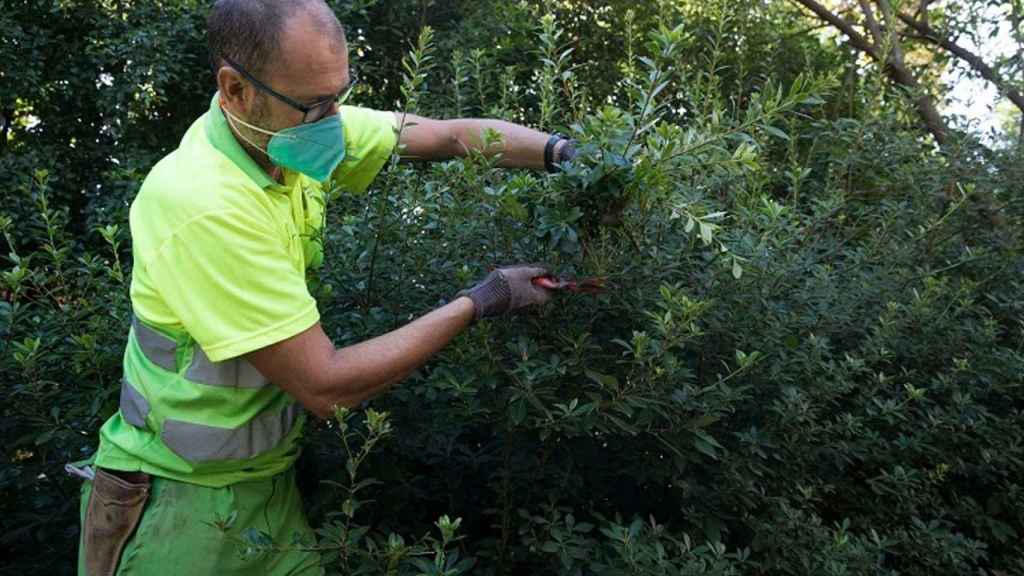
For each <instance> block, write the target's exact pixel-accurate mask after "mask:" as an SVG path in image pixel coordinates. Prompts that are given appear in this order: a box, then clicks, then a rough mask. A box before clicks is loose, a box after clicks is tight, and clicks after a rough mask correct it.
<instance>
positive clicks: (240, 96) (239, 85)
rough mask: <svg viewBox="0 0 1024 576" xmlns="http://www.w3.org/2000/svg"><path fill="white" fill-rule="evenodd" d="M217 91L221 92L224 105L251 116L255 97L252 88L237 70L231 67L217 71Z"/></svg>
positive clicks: (222, 67)
mask: <svg viewBox="0 0 1024 576" xmlns="http://www.w3.org/2000/svg"><path fill="white" fill-rule="evenodd" d="M217 90H218V91H220V99H221V103H222V104H227V105H228V106H230V107H231V109H232V110H235V111H239V112H243V113H244V114H249V112H250V110H249V107H250V105H251V103H252V97H253V94H252V87H251V86H250V85H249V83H248V82H246V81H245V79H244V78H242V75H241V74H239V73H238V71H237V70H235V69H234V68H231V67H230V66H221V67H220V70H218V71H217Z"/></svg>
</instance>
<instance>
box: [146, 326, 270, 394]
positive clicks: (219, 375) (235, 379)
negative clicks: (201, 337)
mask: <svg viewBox="0 0 1024 576" xmlns="http://www.w3.org/2000/svg"><path fill="white" fill-rule="evenodd" d="M132 327H133V328H134V330H135V339H136V340H138V342H139V346H140V347H141V348H142V352H143V354H145V355H146V358H148V359H149V361H150V362H152V363H154V364H156V365H157V366H159V367H161V368H163V369H164V370H168V371H170V372H177V362H176V359H175V352H176V350H177V344H176V343H175V341H174V340H172V339H170V338H168V337H166V336H164V335H163V334H161V333H160V332H157V331H156V330H154V329H152V328H150V327H149V326H146V325H145V324H143V323H142V322H141V321H139V319H138V317H136V316H132ZM194 350H195V353H194V354H193V356H192V363H191V364H190V365H189V367H188V371H186V372H185V378H186V379H188V380H191V381H192V382H197V383H199V384H206V385H207V386H228V387H232V388H262V387H264V386H266V385H268V384H270V381H269V380H267V379H266V378H264V377H263V374H261V373H260V371H259V370H257V369H256V367H255V366H253V365H252V364H250V363H249V361H248V360H245V359H243V358H232V359H231V360H225V361H224V362H211V361H210V358H209V357H208V356H207V355H206V352H205V351H203V349H202V347H201V346H199V344H195V346H194Z"/></svg>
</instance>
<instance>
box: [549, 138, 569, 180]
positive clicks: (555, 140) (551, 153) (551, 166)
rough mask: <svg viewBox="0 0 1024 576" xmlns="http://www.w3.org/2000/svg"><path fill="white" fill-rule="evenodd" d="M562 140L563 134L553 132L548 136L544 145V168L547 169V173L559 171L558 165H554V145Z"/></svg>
mask: <svg viewBox="0 0 1024 576" xmlns="http://www.w3.org/2000/svg"><path fill="white" fill-rule="evenodd" d="M562 140H565V136H562V135H561V134H558V133H555V134H552V135H551V138H548V143H547V144H545V145H544V169H545V170H547V171H548V174H554V173H555V172H558V171H559V168H558V166H556V165H555V145H556V144H558V143H559V142H561V141H562Z"/></svg>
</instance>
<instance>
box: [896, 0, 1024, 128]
mask: <svg viewBox="0 0 1024 576" xmlns="http://www.w3.org/2000/svg"><path fill="white" fill-rule="evenodd" d="M899 19H900V20H902V21H903V22H904V23H905V24H906V25H907V26H910V27H911V28H913V29H914V30H916V31H917V32H918V33H919V34H920V35H921V36H922V37H923V38H924V39H925V40H927V41H928V42H931V43H932V44H934V45H936V46H939V47H941V48H943V49H945V50H946V51H948V52H950V53H952V54H953V55H955V56H956V57H958V58H960V59H961V60H963V61H964V62H967V64H968V65H970V67H971V68H973V69H974V71H975V72H977V73H978V74H980V75H981V77H982V78H984V79H985V80H988V81H989V82H991V83H992V84H994V85H995V86H996V88H998V89H999V91H1000V92H1002V93H1003V94H1005V95H1006V97H1007V98H1009V99H1010V101H1011V102H1013V104H1014V105H1015V106H1016V107H1017V108H1018V109H1019V110H1020V111H1021V113H1024V95H1022V94H1021V93H1020V91H1018V90H1017V89H1016V88H1014V87H1013V86H1012V85H1011V84H1010V83H1009V82H1007V81H1006V79H1005V78H1003V77H1002V76H1001V75H1000V74H999V73H998V72H996V71H995V70H994V69H993V68H992V67H991V66H989V65H988V64H986V63H985V61H984V60H982V59H981V57H980V56H978V55H977V54H974V53H973V52H971V51H970V50H967V49H966V48H964V47H963V46H960V45H959V44H957V43H956V42H954V41H952V40H950V39H949V38H948V37H947V36H946V35H944V34H942V33H941V32H939V31H937V30H935V29H934V28H932V27H931V26H929V25H928V24H927V23H925V22H921V21H918V20H914V19H913V18H911V17H910V16H907V15H906V14H902V13H901V14H899Z"/></svg>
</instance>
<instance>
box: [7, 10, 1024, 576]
mask: <svg viewBox="0 0 1024 576" xmlns="http://www.w3.org/2000/svg"><path fill="white" fill-rule="evenodd" d="M7 4H10V9H8V10H5V11H4V13H3V14H0V23H3V25H4V29H5V30H9V31H11V33H10V34H5V39H4V40H3V41H2V42H0V50H2V52H0V54H2V55H4V56H19V55H20V56H24V55H27V54H37V53H38V54H39V55H40V58H41V59H42V60H44V61H47V60H48V61H56V59H57V58H58V57H59V55H61V54H63V55H65V56H66V57H68V58H70V60H69V61H70V63H71V68H69V69H63V70H60V69H51V67H49V66H43V67H41V68H40V69H39V70H36V71H34V72H31V71H25V73H24V74H22V73H21V72H19V73H17V75H16V76H15V77H14V78H10V77H7V76H4V75H2V74H0V80H2V81H3V82H2V83H0V90H2V91H0V105H2V106H3V107H4V108H5V112H4V114H5V117H6V118H13V119H14V120H15V121H14V123H13V125H12V126H11V128H10V131H9V134H8V135H7V138H6V141H5V142H2V143H0V146H2V147H3V148H2V152H0V169H2V170H3V173H2V179H3V182H2V183H3V185H4V187H5V189H6V190H7V191H8V192H7V193H6V194H7V198H8V199H9V200H8V201H7V202H5V203H4V206H3V213H4V216H3V217H2V218H0V233H2V235H3V239H4V243H5V244H6V246H5V250H4V253H6V254H7V256H6V257H4V258H3V259H0V261H2V262H3V266H2V269H0V273H2V276H0V290H2V298H0V398H2V400H3V402H2V408H0V410H2V411H3V418H2V420H0V437H3V438H4V439H5V442H4V444H5V448H4V465H3V467H2V468H0V494H2V495H3V498H2V499H0V529H2V533H3V535H2V536H0V546H2V547H3V548H4V549H5V556H6V557H8V558H13V560H12V562H13V564H12V566H14V567H15V569H16V570H17V572H18V573H40V574H42V573H46V574H52V573H65V572H70V571H72V569H73V568H72V567H73V564H74V558H75V552H74V550H75V545H76V542H77V511H78V498H77V494H78V485H77V481H76V480H73V479H70V478H67V477H65V476H64V475H63V474H62V466H63V463H64V462H67V461H70V460H74V459H78V458H81V457H83V456H84V455H88V453H89V452H90V451H91V450H92V449H93V448H94V447H95V443H96V431H97V430H98V428H99V425H100V424H101V423H102V421H103V420H104V419H105V418H106V417H108V416H109V415H110V414H111V413H113V411H114V410H116V408H117V406H116V403H117V391H118V386H119V378H120V361H121V355H122V352H123V346H124V341H125V338H126V335H127V328H128V324H129V321H128V319H129V315H130V301H129V299H128V295H127V292H128V284H129V282H130V273H131V262H130V246H129V241H130V238H129V235H128V230H127V219H126V207H127V204H128V203H129V202H130V200H131V198H132V196H133V195H134V193H135V192H136V191H137V190H138V186H139V184H140V183H141V180H142V178H143V177H144V176H145V172H146V169H147V168H148V166H149V165H150V164H151V163H152V162H153V160H154V159H155V158H158V157H159V155H160V154H162V153H165V152H166V151H167V150H168V149H170V148H172V147H173V146H174V145H175V142H176V139H177V138H178V137H180V134H181V132H183V128H184V126H186V125H187V124H188V122H190V121H191V120H192V118H193V117H195V116H196V115H197V114H198V113H199V111H201V110H202V108H203V107H204V106H205V103H206V102H208V98H209V90H210V89H211V88H210V86H209V85H208V84H209V83H207V82H202V81H200V80H197V74H196V71H197V70H200V69H202V68H201V67H202V64H201V62H202V58H201V51H202V50H201V47H202V29H203V26H202V22H203V11H204V8H202V7H199V6H197V5H196V3H192V2H184V1H183V2H173V3H153V4H152V5H147V7H145V8H142V7H138V6H134V5H129V4H134V3H119V2H110V3H104V4H103V6H102V7H96V6H93V3H86V2H59V3H57V2H42V3H31V4H32V5H30V3H22V2H8V3H7ZM35 4H38V5H39V6H43V10H44V12H45V11H46V10H49V12H47V16H46V21H43V20H41V19H40V16H39V14H38V13H33V11H35V10H38V9H39V7H38V6H34V5H35ZM122 4H124V5H122ZM442 4H444V7H441V8H438V9H437V11H436V12H437V13H434V11H433V9H432V8H431V3H430V2H388V3H378V2H373V1H363V2H351V3H332V5H334V6H335V7H336V8H337V10H338V12H339V15H340V16H341V17H342V18H343V21H345V22H346V23H348V24H349V28H350V34H349V35H350V37H351V39H352V44H353V46H352V50H353V59H354V61H355V62H356V65H357V66H361V69H360V75H361V76H362V77H363V78H365V79H367V81H366V82H365V83H364V84H365V85H363V86H362V87H361V88H360V89H359V91H358V92H357V93H356V99H357V100H360V102H361V103H362V104H364V105H369V106H375V107H378V108H403V109H407V110H410V111H415V112H417V113H421V114H428V115H434V116H438V117H452V116H468V115H487V116H493V117H502V118H507V119H510V120H514V121H520V122H526V123H529V124H532V125H535V126H539V127H541V128H543V129H546V130H552V131H554V130H558V131H562V132H565V133H569V134H571V135H572V136H573V137H575V138H577V139H578V140H579V151H580V160H579V162H577V163H575V164H574V165H572V166H571V167H569V168H568V169H567V170H566V171H565V172H563V173H561V174H557V175H546V174H538V173H528V172H523V171H513V170H504V169H500V168H498V167H497V162H498V160H497V159H496V158H490V159H489V158H486V157H483V156H480V155H472V156H470V157H467V158H464V159H459V160H453V161H449V162H445V163H439V164H432V165H416V164H405V163H399V162H398V161H397V157H396V158H395V159H394V161H393V162H392V163H391V164H390V165H389V167H388V168H387V169H386V170H385V172H384V173H382V174H381V175H380V176H379V177H378V179H377V181H376V183H375V185H374V186H373V187H372V188H371V190H370V191H369V192H368V193H367V194H364V195H358V196H354V195H346V194H342V193H340V192H338V191H333V192H332V193H331V194H329V201H328V210H327V216H326V217H327V226H326V228H325V234H324V237H323V238H322V241H323V242H324V244H325V247H326V253H327V255H328V256H327V264H326V267H325V269H324V271H323V272H322V274H321V275H320V276H319V277H318V278H316V279H315V280H314V282H313V285H312V289H313V291H314V294H315V295H316V297H317V298H318V300H319V302H320V308H321V312H322V316H323V323H324V326H325V328H326V329H327V331H328V334H329V335H330V336H331V337H332V338H333V339H334V341H335V343H336V344H338V345H345V344H348V343H353V342H357V341H360V340H362V339H365V338H369V337H372V336H374V335H378V334H381V333H383V332H385V331H388V330H391V329H394V328H396V327H398V326H400V325H401V324H403V323H405V322H407V321H409V320H410V319H412V318H414V317H415V316H417V315H419V314H422V313H423V312H425V311H427V310H429V309H431V308H433V307H435V306H436V305H438V304H439V303H440V302H443V301H445V300H447V299H450V298H451V297H452V295H453V294H454V293H455V292H456V291H457V290H458V289H459V288H462V287H465V286H467V285H468V284H470V283H471V282H472V281H474V280H475V279H477V278H479V277H481V276H482V275H483V274H485V273H486V272H487V270H489V269H490V268H492V267H494V266H496V265H499V264H504V263H512V262H524V261H544V262H547V263H549V264H550V265H552V266H553V267H555V268H556V269H557V270H558V271H559V272H560V273H562V274H565V275H572V276H579V277H600V278H603V279H604V280H605V284H606V289H605V290H604V291H603V292H602V293H600V294H597V295H584V294H580V295H566V296H562V297H560V298H559V299H558V301H557V302H556V304H555V305H552V306H549V307H547V308H546V309H544V310H543V311H540V312H539V313H536V314H530V315H524V316H522V317H519V318H516V319H515V321H512V322H483V323H480V324H478V325H477V326H475V327H473V328H472V329H471V330H470V331H468V332H466V333H465V334H464V335H462V336H460V337H459V338H458V339H457V340H456V341H455V342H454V343H453V344H452V345H451V346H449V347H448V348H447V349H446V350H444V351H443V352H442V353H441V354H440V355H439V356H438V357H437V358H435V359H434V360H433V361H431V362H430V363H429V364H428V365H426V366H425V367H424V368H423V369H422V370H420V371H418V372H417V373H416V374H414V375H413V377H411V378H410V379H409V380H408V381H406V382H404V383H402V384H401V385H400V386H398V387H396V388H395V389H394V390H392V391H391V392H389V393H388V394H386V395H384V396H381V397H380V398H378V399H375V400H373V401H372V402H370V403H369V405H368V406H364V407H362V408H360V409H357V410H352V411H341V412H339V413H338V415H337V418H336V419H335V420H332V421H330V422H325V423H319V424H317V425H314V426H311V429H310V432H309V434H308V435H307V445H306V449H305V453H304V455H303V458H302V460H301V461H300V464H299V469H300V476H301V478H302V480H301V482H302V487H303V490H304V492H305V498H306V501H307V504H308V507H309V511H310V515H311V518H312V520H313V522H314V524H315V525H316V526H318V534H319V540H318V542H317V543H315V544H314V543H302V542H272V541H270V540H269V539H268V538H267V537H266V535H264V534H261V533H258V532H250V533H237V532H236V531H234V530H233V527H232V526H231V519H230V518H209V519H205V520H208V521H209V522H210V523H211V526H212V528H211V530H213V529H214V528H216V529H218V530H219V532H220V535H219V536H218V535H217V534H216V533H215V532H212V533H211V535H212V537H222V538H224V539H225V545H233V546H237V547H238V550H239V553H240V554H274V553H275V551H276V550H279V549H280V548H281V547H282V546H314V545H315V546H316V547H317V548H318V549H320V550H322V551H323V553H324V558H325V563H326V565H327V567H328V570H329V572H332V573H342V574H350V573H352V574H402V575H405V574H445V575H456V574H464V573H473V574H519V573H535V574H565V575H583V574H594V575H604V574H609V575H610V574H637V575H639V574H643V575H666V576H667V575H683V574H686V575H701V574H708V575H710V574H715V575H727V574H780V575H783V574H826V575H841V574H908V575H921V576H924V575H933V574H968V573H976V574H992V575H998V574H1010V573H1017V572H1021V571H1024V560H1021V556H1020V553H1019V542H1020V540H1021V537H1022V535H1024V504H1022V503H1024V487H1022V478H1024V460H1022V459H1024V429H1022V427H1021V426H1020V422H1021V421H1022V416H1024V414H1022V411H1024V388H1022V377H1021V374H1022V373H1024V322H1022V320H1021V318H1022V316H1021V312H1022V311H1024V292H1022V290H1021V278H1022V274H1021V273H1022V272H1024V260H1022V258H1021V253H1020V248H1021V215H1022V214H1021V206H1022V204H1021V194H1022V188H1021V182H1022V176H1024V174H1022V169H1021V166H1022V163H1021V156H1020V155H1019V152H1017V151H1014V150H1005V149H990V148H986V147H985V146H983V145H982V144H980V143H978V142H977V141H974V140H972V138H971V137H970V136H969V135H959V136H958V137H957V138H955V139H954V140H955V141H954V143H953V144H951V145H949V146H946V147H944V148H942V149H938V148H936V147H934V146H933V144H932V143H931V142H930V141H928V140H927V139H926V138H925V137H924V135H922V134H921V133H920V132H919V131H918V129H917V128H916V127H915V124H914V120H913V112H912V111H908V110H907V109H906V104H905V99H903V98H902V97H901V95H900V94H895V93H892V91H891V89H888V88H886V87H885V84H884V82H883V81H882V80H881V79H880V78H879V77H878V76H877V75H876V74H874V73H871V72H866V71H863V70H860V71H858V70H856V69H855V68H853V64H852V63H851V62H848V60H849V55H847V54H844V53H843V52H842V51H841V50H839V49H837V48H835V47H833V46H831V45H828V44H824V43H820V42H819V41H818V40H816V39H814V37H811V36H808V35H807V34H795V33H793V32H792V30H793V28H794V27H795V26H797V25H796V24H793V23H792V22H791V21H790V16H787V15H786V14H784V13H783V12H781V11H780V10H779V9H778V8H777V7H776V6H775V4H776V3H767V4H764V3H755V2H750V3H747V2H740V3H730V4H728V5H726V4H725V3H694V5H691V4H689V3H686V2H680V3H641V4H640V5H638V6H637V7H636V9H635V10H627V7H628V6H627V4H631V3H621V2H612V1H607V2H599V3H587V5H586V6H582V5H577V4H575V3H566V6H565V7H562V8H560V9H559V11H558V12H555V13H550V14H548V13H545V12H544V11H543V7H538V6H536V5H534V3H531V2H522V3H519V4H512V3H491V2H474V3H469V2H466V3H460V2H452V3H442ZM648 4H649V5H648ZM399 5H401V7H403V8H404V10H402V11H399V12H396V10H398V7H399ZM570 6H571V8H569V7H570ZM727 6H728V9H726V8H727ZM485 8H486V9H485ZM486 10H490V11H491V12H486ZM495 14H497V15H498V16H500V17H498V18H495ZM737 14H739V16H737ZM389 15H391V19H390V20H389V19H388V16H389ZM375 22H393V23H394V24H387V25H376V24H374V23H375ZM609 22H610V23H612V25H610V26H609V24H608V23H609ZM83 23H84V24H83ZM431 23H433V24H437V30H436V32H435V30H434V29H432V28H430V27H429V26H422V28H420V25H423V24H431ZM757 24H762V25H764V24H772V25H774V26H776V27H777V28H776V29H774V30H770V29H765V27H764V26H758V25H757ZM400 25H401V26H405V27H404V28H402V27H401V26H400ZM82 26H85V28H86V29H87V32H88V33H87V34H85V35H84V36H82V37H81V39H80V40H77V42H79V43H80V44H81V45H82V49H81V50H72V51H68V50H67V46H65V47H60V46H59V44H60V43H61V42H62V41H64V40H65V39H70V38H72V37H76V36H75V35H74V34H73V32H72V31H73V30H75V29H78V30H81V29H82ZM417 28H420V29H421V30H422V31H421V32H420V34H419V36H418V37H417V38H414V39H413V41H412V42H411V45H410V43H409V41H408V40H407V39H406V38H405V36H407V35H408V30H410V29H417ZM495 38H498V41H497V42H495ZM76 45H77V44H76ZM160 46H165V47H168V46H181V47H183V48H182V49H181V50H175V51H174V52H175V53H174V54H169V53H165V51H164V50H161V49H160ZM610 46H615V49H611V48H610ZM168 51H170V49H169V48H168ZM765 54H771V55H773V57H775V58H776V60H772V61H766V60H765V58H764V56H765ZM794 62H802V63H803V66H799V67H797V66H794ZM798 69H799V73H798V72H797V70H798ZM851 70H852V71H853V72H852V73H849V71H851ZM367 71H369V73H367ZM30 72H31V73H30ZM62 82H63V83H64V84H63V86H64V87H65V88H66V87H68V86H71V87H73V88H74V89H73V90H70V91H67V90H63V89H61V88H60V86H62V84H61V83H62ZM12 103H13V104H12ZM11 110H13V112H10V111H11ZM94 112H95V113H96V115H95V116H90V115H92V114H93V113H94ZM86 117H91V120H90V124H89V125H83V124H82V122H81V120H82V119H83V118H86ZM488 138H490V139H492V140H493V143H494V145H496V146H498V145H500V139H498V138H497V136H496V135H493V134H491V135H488ZM29 550H32V551H33V552H29ZM39 550H47V551H49V553H48V554H46V555H45V556H42V557H40V555H39V554H38V552H36V551H39Z"/></svg>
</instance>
